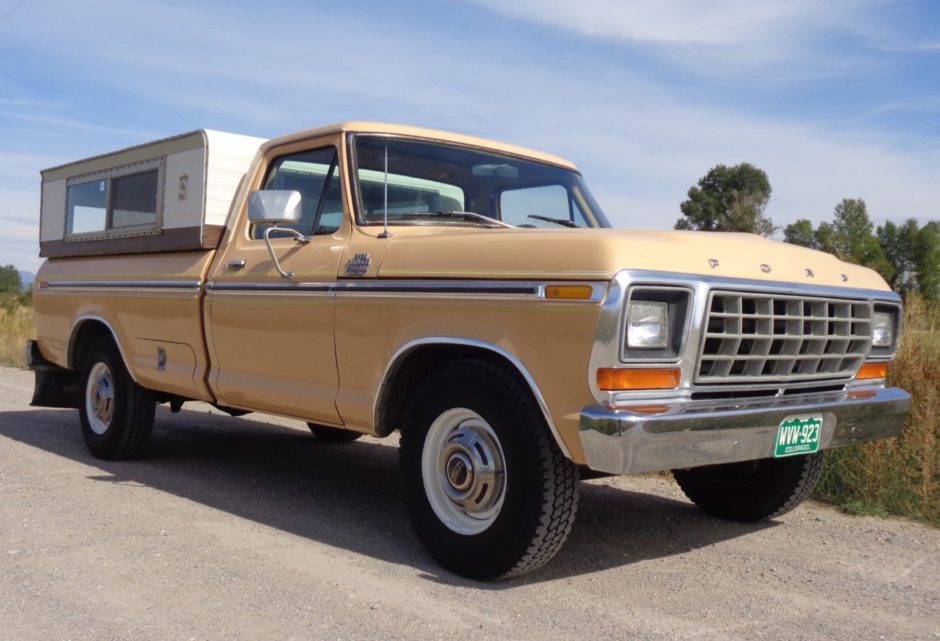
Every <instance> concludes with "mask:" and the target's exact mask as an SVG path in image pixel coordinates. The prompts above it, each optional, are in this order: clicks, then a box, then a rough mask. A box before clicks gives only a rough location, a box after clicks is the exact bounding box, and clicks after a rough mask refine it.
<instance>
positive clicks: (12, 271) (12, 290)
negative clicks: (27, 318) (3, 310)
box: [0, 265, 23, 294]
mask: <svg viewBox="0 0 940 641" xmlns="http://www.w3.org/2000/svg"><path fill="white" fill-rule="evenodd" d="M22 289H23V281H21V280H20V272H19V271H18V270H17V269H16V267H14V266H13V265H4V266H3V267H0V294H19V293H20V291H21V290H22Z"/></svg>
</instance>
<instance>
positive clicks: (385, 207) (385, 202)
mask: <svg viewBox="0 0 940 641" xmlns="http://www.w3.org/2000/svg"><path fill="white" fill-rule="evenodd" d="M384 190H385V194H384V197H383V200H382V218H383V219H384V222H385V228H384V229H383V230H382V233H381V234H379V238H391V237H392V235H391V234H390V233H388V145H386V146H385V184H384Z"/></svg>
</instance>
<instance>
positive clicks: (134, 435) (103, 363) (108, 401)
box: [79, 338, 156, 460]
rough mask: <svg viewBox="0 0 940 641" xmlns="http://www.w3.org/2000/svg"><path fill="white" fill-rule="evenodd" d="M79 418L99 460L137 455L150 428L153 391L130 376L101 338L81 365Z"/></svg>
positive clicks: (114, 350)
mask: <svg viewBox="0 0 940 641" xmlns="http://www.w3.org/2000/svg"><path fill="white" fill-rule="evenodd" d="M80 389H81V390H82V397H81V402H80V403H79V420H80V421H81V425H82V435H83V436H84V437H85V444H86V445H87V446H88V449H89V451H90V452H91V453H92V454H94V455H95V456H97V457H98V458H102V459H111V460H116V459H124V458H131V457H134V456H138V455H139V454H140V453H142V452H143V450H144V449H145V448H146V446H147V443H148V441H149V440H150V432H151V431H152V429H153V416H154V411H155V408H156V402H155V399H154V396H153V392H152V391H150V390H148V389H145V388H143V387H141V386H140V385H138V384H137V383H135V382H134V380H133V379H132V378H131V376H130V374H129V373H128V372H127V369H126V368H125V367H124V361H123V360H122V359H121V355H120V353H118V350H117V347H115V345H114V342H113V341H112V340H111V339H110V338H101V339H98V340H97V341H95V343H94V344H92V346H91V347H90V348H89V350H88V354H87V356H86V357H85V359H84V364H83V366H82V376H81V388H80Z"/></svg>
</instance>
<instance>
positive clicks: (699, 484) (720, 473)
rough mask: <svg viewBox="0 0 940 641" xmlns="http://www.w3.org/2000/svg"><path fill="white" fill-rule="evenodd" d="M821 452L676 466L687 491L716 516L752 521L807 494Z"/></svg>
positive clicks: (813, 483)
mask: <svg viewBox="0 0 940 641" xmlns="http://www.w3.org/2000/svg"><path fill="white" fill-rule="evenodd" d="M822 468H823V452H817V453H816V454H809V455H807V456H794V457H789V458H779V459H761V460H759V461H746V462H743V463H727V464H724V465H710V466H707V467H695V468H692V469H686V470H673V471H672V475H673V476H674V477H675V479H676V481H677V482H678V483H679V487H681V488H682V491H683V492H685V495H686V496H687V497H689V499H691V500H692V502H693V503H695V504H696V505H697V506H699V507H700V508H701V509H702V510H704V511H705V512H707V513H708V514H711V515H712V516H717V517H721V518H724V519H730V520H732V521H741V522H745V523H750V522H754V521H763V520H766V519H772V518H775V517H778V516H780V515H782V514H786V513H787V512H789V511H790V510H792V509H793V508H795V507H796V506H797V505H799V504H800V503H802V502H803V501H805V500H806V499H807V498H809V495H810V494H812V492H813V488H815V487H816V483H817V482H818V481H819V477H820V476H821V475H822Z"/></svg>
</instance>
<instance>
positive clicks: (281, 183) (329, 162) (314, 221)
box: [249, 147, 343, 239]
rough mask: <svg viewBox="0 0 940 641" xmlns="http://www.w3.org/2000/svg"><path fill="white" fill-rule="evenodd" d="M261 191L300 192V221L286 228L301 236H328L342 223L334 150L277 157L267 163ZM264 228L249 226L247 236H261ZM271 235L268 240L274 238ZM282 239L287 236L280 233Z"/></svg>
mask: <svg viewBox="0 0 940 641" xmlns="http://www.w3.org/2000/svg"><path fill="white" fill-rule="evenodd" d="M262 189H288V190H293V191H298V192H300V197H301V199H300V207H301V217H300V221H298V222H297V223H295V224H293V225H278V227H279V228H285V227H289V228H291V229H295V230H297V231H298V232H300V233H301V234H304V235H311V234H332V233H334V232H335V231H336V230H337V229H339V227H340V224H341V223H342V220H343V199H342V190H341V188H340V173H339V163H338V162H337V154H336V148H335V147H324V148H323V149H315V150H313V151H302V152H299V153H295V154H289V155H286V156H281V157H280V158H277V159H275V160H274V162H273V163H271V166H270V168H269V169H268V175H267V176H266V177H265V180H264V183H263V187H262ZM267 227H268V225H252V226H251V230H250V234H249V235H250V237H251V238H253V239H259V238H263V237H264V230H265V229H266V228H267ZM278 235H279V234H278V233H277V232H272V233H271V236H272V237H277V236H278ZM284 235H285V236H286V235H288V234H284Z"/></svg>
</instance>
